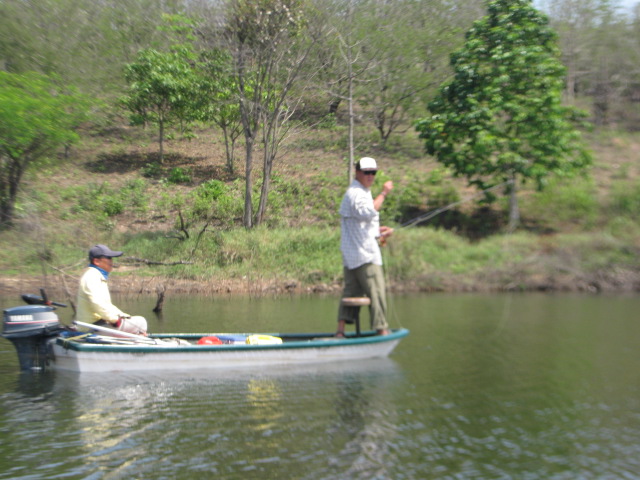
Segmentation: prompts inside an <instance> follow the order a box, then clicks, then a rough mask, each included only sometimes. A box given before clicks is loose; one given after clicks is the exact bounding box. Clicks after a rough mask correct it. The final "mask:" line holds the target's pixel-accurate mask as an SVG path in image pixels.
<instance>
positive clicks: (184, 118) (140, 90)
mask: <svg viewBox="0 0 640 480" xmlns="http://www.w3.org/2000/svg"><path fill="white" fill-rule="evenodd" d="M158 30H160V31H162V32H164V33H165V35H166V37H167V38H168V39H169V41H170V43H171V46H170V48H169V51H166V52H161V51H158V50H154V49H152V48H148V49H144V50H141V51H140V52H139V53H138V57H137V59H136V61H135V62H133V63H131V64H128V65H127V66H126V67H125V79H126V81H127V83H128V84H129V91H128V94H127V96H125V97H124V98H123V99H122V103H123V105H124V107H125V108H126V109H128V110H129V112H130V113H131V115H130V116H129V119H130V121H131V123H132V124H134V125H146V124H147V123H152V124H155V125H157V126H158V144H159V147H160V162H162V160H163V158H164V136H165V128H166V127H168V126H170V125H173V124H174V123H178V122H179V123H180V124H181V126H182V128H185V125H186V124H188V123H189V122H190V121H192V120H194V119H195V118H196V117H197V108H198V101H197V97H198V95H197V74H196V70H195V68H194V66H195V60H196V54H195V51H194V50H195V49H194V45H193V42H194V37H193V35H192V30H193V25H192V20H191V19H189V18H188V17H185V16H182V15H164V16H163V24H161V25H159V27H158Z"/></svg>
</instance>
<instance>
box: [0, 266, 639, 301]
mask: <svg viewBox="0 0 640 480" xmlns="http://www.w3.org/2000/svg"><path fill="white" fill-rule="evenodd" d="M387 287H388V290H389V292H392V293H407V294H411V293H513V292H523V293H524V292H545V293H591V294H597V293H621V294H622V293H635V292H640V271H634V270H632V269H621V268H614V269H609V270H602V271H597V272H593V273H590V274H585V273H582V272H578V273H574V272H566V271H557V272H554V273H553V274H548V273H542V272H536V273H525V272H512V273H511V274H510V276H509V279H505V275H504V272H502V273H501V272H495V273H491V272H485V273H482V274H478V275H476V276H474V277H469V276H465V277H460V276H455V275H448V276H446V275H444V274H437V275H436V274H434V275H432V276H431V277H429V276H425V277H424V278H418V279H413V280H410V281H406V282H402V283H398V282H392V281H389V282H388V286H387ZM41 288H44V289H45V291H46V293H47V296H48V297H50V298H51V299H58V300H59V301H63V300H60V299H75V294H76V289H77V284H76V282H75V281H74V279H65V278H63V277H61V276H60V275H49V276H45V277H43V276H42V275H0V295H1V296H6V297H10V296H12V295H15V296H16V297H17V298H19V297H20V295H21V294H24V293H32V294H39V293H40V289H41ZM109 289H110V291H111V293H112V294H115V295H149V296H157V295H159V294H160V293H161V292H163V293H164V294H165V296H166V295H205V296H218V295H244V296H254V297H261V296H279V295H322V294H327V295H339V294H340V293H341V291H342V284H341V283H332V284H325V283H320V284H314V285H304V284H302V283H301V282H298V281H296V280H289V281H284V280H282V279H264V278H252V279H211V280H209V281H205V282H202V281H198V280H188V279H176V278H171V277H161V276H153V277H146V276H138V275H132V274H125V275H117V274H116V275H114V276H113V277H112V278H110V279H109Z"/></svg>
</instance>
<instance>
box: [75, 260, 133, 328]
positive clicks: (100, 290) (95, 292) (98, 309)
mask: <svg viewBox="0 0 640 480" xmlns="http://www.w3.org/2000/svg"><path fill="white" fill-rule="evenodd" d="M120 316H128V315H127V314H126V313H124V312H123V311H122V310H120V309H119V308H118V307H116V306H115V305H114V304H113V303H111V294H110V293H109V286H108V284H107V280H106V279H105V278H104V276H103V275H102V273H100V271H99V270H98V269H97V268H93V267H89V268H87V269H86V270H85V272H84V273H83V274H82V277H80V287H79V288H78V310H77V312H76V320H78V321H80V322H85V323H93V322H95V321H97V320H106V321H108V322H116V321H117V320H118V317H120Z"/></svg>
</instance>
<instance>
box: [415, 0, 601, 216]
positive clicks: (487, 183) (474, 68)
mask: <svg viewBox="0 0 640 480" xmlns="http://www.w3.org/2000/svg"><path fill="white" fill-rule="evenodd" d="M559 55H560V52H559V50H558V47H557V41H556V35H555V33H554V31H553V30H552V29H551V28H549V26H548V21H547V18H546V16H544V15H543V14H542V13H540V12H539V11H538V10H536V9H535V8H533V6H532V5H531V1H530V0H494V1H492V2H490V3H489V5H488V14H487V15H486V16H485V17H483V18H482V19H480V20H478V21H476V22H475V23H474V25H473V26H472V28H471V29H470V30H469V31H468V32H467V34H466V41H465V44H464V46H463V47H462V48H461V49H460V50H458V51H457V52H455V53H454V54H452V56H451V65H452V67H453V70H454V77H453V79H452V80H451V81H449V82H448V83H445V84H444V85H442V86H441V88H440V91H439V93H438V95H437V96H436V97H435V99H434V100H433V101H432V102H431V103H430V104H429V109H430V111H431V113H432V115H431V116H430V117H427V118H425V119H423V120H420V121H418V123H417V125H416V128H417V130H418V132H420V137H421V138H422V139H424V141H425V146H426V150H427V152H428V153H429V154H431V155H435V156H436V158H437V160H438V161H439V162H441V163H443V164H444V165H446V166H448V167H450V168H451V169H452V171H453V172H454V174H455V175H457V176H464V177H466V178H467V179H468V181H469V183H470V184H473V185H476V186H478V187H479V188H482V189H484V188H488V187H491V186H495V185H499V184H500V183H502V182H508V185H509V190H510V193H511V196H510V204H509V205H510V208H509V228H510V229H515V228H516V227H517V226H518V224H519V220H520V214H519V208H518V202H517V196H516V193H517V187H518V184H519V183H525V182H527V181H534V182H536V185H537V187H538V188H543V187H544V185H545V181H546V179H547V177H549V176H550V175H553V174H555V175H569V174H571V173H574V172H577V171H580V170H583V169H584V168H585V167H587V166H588V165H589V164H590V161H591V159H590V156H589V154H588V152H587V151H586V150H585V148H584V147H583V145H582V142H581V136H580V133H579V131H578V130H577V128H576V126H577V122H578V120H579V118H580V114H579V112H578V111H577V110H575V109H573V108H572V107H566V106H563V105H562V103H561V99H562V91H563V88H564V75H565V68H564V67H563V65H562V64H561V62H560V60H559Z"/></svg>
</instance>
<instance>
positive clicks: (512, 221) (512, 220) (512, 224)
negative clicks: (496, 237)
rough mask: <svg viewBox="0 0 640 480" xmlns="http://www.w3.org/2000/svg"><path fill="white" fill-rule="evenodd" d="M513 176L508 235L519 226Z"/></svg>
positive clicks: (516, 193) (515, 184) (515, 187)
mask: <svg viewBox="0 0 640 480" xmlns="http://www.w3.org/2000/svg"><path fill="white" fill-rule="evenodd" d="M517 185H518V184H517V182H516V177H515V175H514V176H513V177H512V182H511V195H510V196H509V225H508V227H507V230H508V231H509V233H512V232H515V230H516V229H517V228H518V226H519V225H520V208H519V207H518V188H517Z"/></svg>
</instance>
